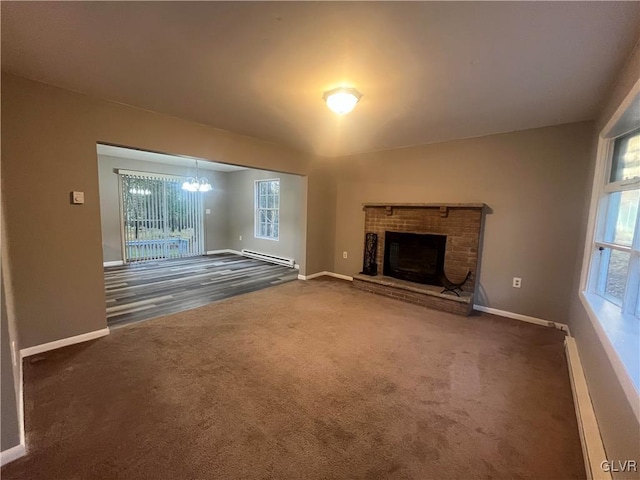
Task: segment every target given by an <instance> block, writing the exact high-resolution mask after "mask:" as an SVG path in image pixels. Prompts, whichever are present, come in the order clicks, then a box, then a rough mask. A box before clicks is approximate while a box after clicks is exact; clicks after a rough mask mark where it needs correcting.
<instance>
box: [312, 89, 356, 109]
mask: <svg viewBox="0 0 640 480" xmlns="http://www.w3.org/2000/svg"><path fill="white" fill-rule="evenodd" d="M322 98H323V99H324V101H325V102H327V107H329V109H330V110H332V111H334V112H336V113H337V114H338V115H344V114H345V113H349V112H350V111H351V110H353V108H354V107H355V106H356V103H358V102H359V101H360V99H361V98H362V94H361V93H360V92H359V91H357V90H356V89H355V88H344V87H340V88H334V89H333V90H329V91H328V92H325V93H324V95H323V96H322Z"/></svg>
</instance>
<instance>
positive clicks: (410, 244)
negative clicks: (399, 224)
mask: <svg viewBox="0 0 640 480" xmlns="http://www.w3.org/2000/svg"><path fill="white" fill-rule="evenodd" d="M446 244H447V237H446V235H432V234H420V233H404V232H385V235H384V264H383V273H384V275H386V276H389V277H394V278H399V279H401V280H408V281H410V282H416V283H424V284H428V285H437V286H442V280H441V279H442V276H443V274H444V254H445V248H446Z"/></svg>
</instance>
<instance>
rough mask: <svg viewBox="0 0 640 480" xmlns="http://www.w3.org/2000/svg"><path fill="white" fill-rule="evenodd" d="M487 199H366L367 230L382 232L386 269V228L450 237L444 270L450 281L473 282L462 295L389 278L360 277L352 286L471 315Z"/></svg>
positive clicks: (380, 248)
mask: <svg viewBox="0 0 640 480" xmlns="http://www.w3.org/2000/svg"><path fill="white" fill-rule="evenodd" d="M485 207H486V205H485V204H483V203H415V204H407V203H405V204H400V203H366V204H364V205H363V210H364V212H365V226H364V228H365V233H369V232H371V233H376V234H377V235H378V247H377V252H376V263H377V267H378V272H383V261H384V247H385V245H384V242H385V232H386V231H392V232H409V233H430V234H437V235H446V236H447V244H446V250H445V261H444V271H445V274H446V276H447V278H448V279H449V280H451V281H452V282H461V281H462V280H464V278H465V276H466V275H467V272H471V276H470V277H469V280H468V281H467V282H466V283H465V285H464V286H463V287H462V290H463V293H462V295H461V297H456V296H452V295H449V294H441V293H440V292H441V291H442V287H435V286H434V287H431V286H428V285H422V284H415V283H412V282H407V281H402V280H397V279H395V278H391V277H385V276H382V275H377V276H376V277H370V276H367V275H356V276H355V277H354V282H353V284H354V286H355V287H356V288H360V289H363V290H367V291H371V292H373V293H378V294H382V295H387V296H391V297H394V298H399V299H402V300H405V301H408V302H411V303H417V304H420V305H424V306H428V307H431V308H435V309H438V310H444V311H448V312H451V313H456V314H462V315H468V314H469V313H470V312H471V310H472V308H473V293H474V291H475V287H476V280H477V276H476V274H477V269H478V254H479V248H480V235H481V233H482V225H483V220H484V210H485Z"/></svg>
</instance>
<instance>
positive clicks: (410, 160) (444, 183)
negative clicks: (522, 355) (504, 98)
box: [334, 122, 593, 323]
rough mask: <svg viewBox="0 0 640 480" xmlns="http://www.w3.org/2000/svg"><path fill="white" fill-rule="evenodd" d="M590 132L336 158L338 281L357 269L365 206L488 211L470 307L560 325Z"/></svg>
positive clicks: (551, 131)
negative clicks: (516, 281) (515, 283)
mask: <svg viewBox="0 0 640 480" xmlns="http://www.w3.org/2000/svg"><path fill="white" fill-rule="evenodd" d="M592 129H593V126H592V124H591V123H590V122H583V123H577V124H569V125H561V126H555V127H546V128H540V129H534V130H525V131H521V132H514V133H507V134H502V135H492V136H487V137H482V138H474V139H468V140H459V141H455V142H447V143H441V144H434V145H426V146H420V147H412V148H404V149H399V150H389V151H383V152H377V153H371V154H367V155H358V156H352V157H345V158H340V159H339V160H338V181H337V205H336V244H335V253H334V265H335V271H336V272H338V273H342V274H345V275H353V274H354V273H357V272H359V271H360V270H361V269H362V255H363V244H364V212H363V211H362V203H364V202H436V203H438V202H450V203H465V202H466V203H482V202H484V203H486V204H487V205H488V206H489V210H488V214H487V215H486V218H485V228H484V234H483V239H482V245H481V257H480V266H479V283H478V288H477V291H476V300H475V301H476V303H477V304H480V305H484V306H488V307H491V308H497V309H500V310H506V311H509V312H515V313H520V314H523V315H529V316H533V317H538V318H543V319H547V320H552V321H559V322H562V323H565V322H566V318H567V314H568V309H567V298H568V296H569V292H570V288H571V282H572V279H573V268H574V261H575V256H576V251H575V245H576V242H577V241H578V233H577V230H578V227H579V223H580V221H579V216H580V212H581V208H582V198H583V196H584V189H585V176H586V172H585V163H586V162H587V160H588V156H589V153H590V144H591V132H592ZM345 251H346V252H347V255H348V258H347V259H343V255H342V253H343V252H345ZM445 268H446V265H445ZM513 277H520V278H522V288H520V289H516V288H513V287H512V286H511V285H512V279H513Z"/></svg>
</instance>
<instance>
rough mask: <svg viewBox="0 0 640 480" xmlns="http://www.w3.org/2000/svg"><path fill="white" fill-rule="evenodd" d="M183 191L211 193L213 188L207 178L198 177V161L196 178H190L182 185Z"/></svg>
mask: <svg viewBox="0 0 640 480" xmlns="http://www.w3.org/2000/svg"><path fill="white" fill-rule="evenodd" d="M182 189H183V190H186V191H188V192H210V191H211V190H213V187H212V186H211V184H210V183H209V180H207V179H206V177H199V176H198V160H196V176H195V177H191V178H189V179H188V180H187V181H185V182H184V183H183V184H182Z"/></svg>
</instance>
